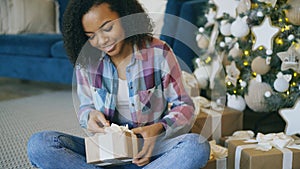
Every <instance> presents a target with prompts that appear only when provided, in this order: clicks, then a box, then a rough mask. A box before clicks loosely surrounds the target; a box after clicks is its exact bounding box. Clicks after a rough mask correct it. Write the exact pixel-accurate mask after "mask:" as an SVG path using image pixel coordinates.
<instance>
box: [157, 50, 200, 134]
mask: <svg viewBox="0 0 300 169" xmlns="http://www.w3.org/2000/svg"><path fill="white" fill-rule="evenodd" d="M163 53H164V57H165V61H164V62H162V64H161V69H162V74H163V76H162V79H163V87H164V96H165V98H166V99H167V102H168V103H170V104H171V108H170V110H169V111H168V112H167V113H166V115H165V116H164V117H163V118H162V120H161V122H162V123H163V125H164V127H165V130H166V137H174V136H177V135H180V134H184V133H188V132H189V131H190V129H191V127H192V125H193V121H194V119H195V114H194V111H195V109H194V104H193V101H192V99H191V98H190V96H189V95H188V94H187V92H186V91H185V89H184V86H183V83H182V77H181V69H180V67H179V64H178V61H177V59H176V57H175V55H174V53H173V51H172V50H171V49H170V48H169V47H168V46H167V45H165V46H164V51H163Z"/></svg>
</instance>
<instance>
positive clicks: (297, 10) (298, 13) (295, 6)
mask: <svg viewBox="0 0 300 169" xmlns="http://www.w3.org/2000/svg"><path fill="white" fill-rule="evenodd" d="M286 3H287V4H288V5H290V6H291V9H288V10H286V11H285V15H286V17H287V18H288V19H289V22H290V23H292V24H294V25H297V26H300V0H288V1H287V2H286Z"/></svg>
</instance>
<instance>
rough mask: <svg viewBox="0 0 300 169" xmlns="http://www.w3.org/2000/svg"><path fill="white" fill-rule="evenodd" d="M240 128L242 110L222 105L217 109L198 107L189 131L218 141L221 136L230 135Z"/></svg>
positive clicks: (241, 126) (241, 124) (241, 125)
mask: <svg viewBox="0 0 300 169" xmlns="http://www.w3.org/2000/svg"><path fill="white" fill-rule="evenodd" d="M242 128H243V112H241V111H238V110H235V109H232V108H229V107H224V109H223V108H222V109H221V110H219V111H217V110H213V109H212V108H209V109H207V108H200V112H199V113H198V115H197V117H196V120H195V123H194V125H193V127H192V129H191V132H192V133H198V134H201V135H202V136H204V137H206V138H208V139H209V140H212V139H213V140H216V141H217V142H219V139H220V138H221V137H224V136H230V135H232V134H233V133H234V132H235V131H237V130H241V129H242Z"/></svg>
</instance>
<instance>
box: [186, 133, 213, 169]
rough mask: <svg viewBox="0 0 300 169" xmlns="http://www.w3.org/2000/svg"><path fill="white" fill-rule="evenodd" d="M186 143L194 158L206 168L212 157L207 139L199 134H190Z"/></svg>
mask: <svg viewBox="0 0 300 169" xmlns="http://www.w3.org/2000/svg"><path fill="white" fill-rule="evenodd" d="M185 140H186V141H185V143H183V144H186V147H188V148H187V150H188V151H189V153H190V154H193V158H197V159H198V160H197V161H199V162H202V164H200V165H201V166H202V167H204V166H205V164H206V163H207V161H208V160H209V156H210V145H209V143H208V141H207V139H206V138H204V137H203V136H201V135H199V134H194V133H189V134H187V135H186V139H185Z"/></svg>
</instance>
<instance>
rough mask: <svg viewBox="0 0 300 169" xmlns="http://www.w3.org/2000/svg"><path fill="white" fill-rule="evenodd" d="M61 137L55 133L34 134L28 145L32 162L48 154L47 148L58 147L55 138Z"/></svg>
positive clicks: (28, 152)
mask: <svg viewBox="0 0 300 169" xmlns="http://www.w3.org/2000/svg"><path fill="white" fill-rule="evenodd" d="M58 135H59V133H58V132H55V131H42V132H38V133H35V134H33V135H32V136H31V137H30V138H29V140H28V143H27V155H28V158H29V160H30V161H31V162H33V161H34V160H35V159H36V158H38V157H39V156H42V155H43V154H44V153H45V152H47V148H49V147H51V146H58V143H57V144H56V143H55V142H56V141H55V138H57V136H58Z"/></svg>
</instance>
